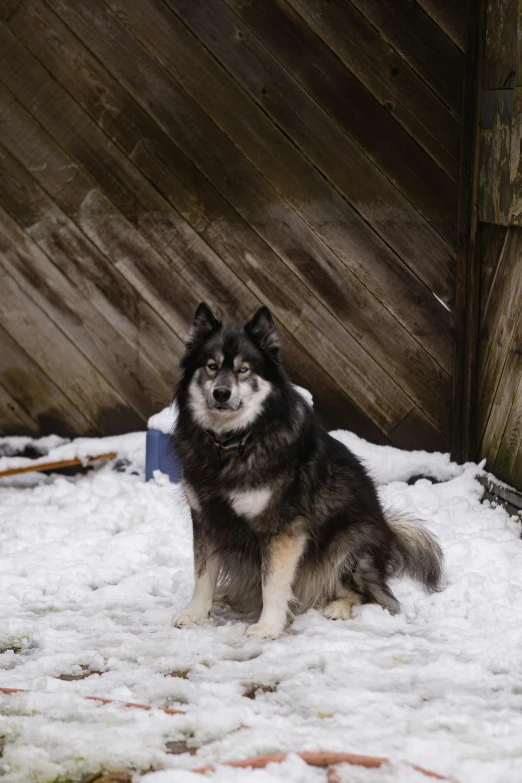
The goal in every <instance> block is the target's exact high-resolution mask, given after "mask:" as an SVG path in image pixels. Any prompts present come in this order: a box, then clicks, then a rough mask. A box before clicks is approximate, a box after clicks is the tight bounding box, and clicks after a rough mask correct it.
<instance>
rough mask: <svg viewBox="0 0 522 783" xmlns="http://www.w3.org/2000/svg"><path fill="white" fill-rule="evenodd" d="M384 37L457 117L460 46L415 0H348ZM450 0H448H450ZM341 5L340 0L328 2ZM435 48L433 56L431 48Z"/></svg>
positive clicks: (461, 67)
mask: <svg viewBox="0 0 522 783" xmlns="http://www.w3.org/2000/svg"><path fill="white" fill-rule="evenodd" d="M351 1H352V2H353V4H354V5H355V6H356V7H357V8H358V9H359V11H360V12H361V13H362V14H364V16H365V17H366V18H367V19H368V21H369V22H371V24H372V25H373V26H374V27H375V28H376V29H377V30H378V31H379V33H380V34H381V35H382V37H383V38H384V40H385V41H386V42H387V43H389V44H390V45H391V46H393V47H394V49H396V50H397V51H398V52H399V53H400V55H401V57H403V58H404V59H405V60H406V62H408V63H409V65H410V66H411V67H412V68H413V69H414V70H415V71H416V72H417V73H418V74H419V76H420V77H421V78H422V79H423V80H424V81H425V82H426V83H427V84H428V85H429V86H430V87H431V89H432V90H433V91H434V92H435V93H436V94H437V95H438V96H439V97H440V98H441V100H443V101H444V103H445V104H446V105H447V106H449V108H450V109H451V110H452V111H453V113H454V114H455V115H456V116H457V117H459V116H460V114H461V111H462V85H463V79H464V61H465V56H464V52H463V51H462V50H463V49H464V48H465V47H464V46H461V47H459V46H457V45H456V44H455V43H454V42H453V41H452V40H451V39H450V38H448V36H447V35H446V33H445V32H444V30H443V29H442V28H441V27H440V26H439V24H437V22H436V21H435V20H434V19H433V18H432V17H431V16H430V15H429V14H427V13H426V12H425V11H424V9H423V8H422V7H421V6H420V5H419V4H418V3H416V2H411V1H410V0H393V3H383V2H382V0H351ZM450 2H451V0H450ZM331 5H333V6H334V9H335V10H336V11H337V10H338V9H340V8H342V7H344V3H343V2H342V1H341V0H335V2H334V3H331V2H330V3H328V4H327V7H328V8H329V7H330V6H331ZM434 51H436V52H437V57H434V56H433V52H434Z"/></svg>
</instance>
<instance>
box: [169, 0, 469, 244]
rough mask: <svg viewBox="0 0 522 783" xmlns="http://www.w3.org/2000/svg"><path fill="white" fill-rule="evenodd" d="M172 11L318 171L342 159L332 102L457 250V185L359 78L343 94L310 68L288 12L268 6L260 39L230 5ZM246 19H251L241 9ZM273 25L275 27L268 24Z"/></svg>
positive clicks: (343, 123)
mask: <svg viewBox="0 0 522 783" xmlns="http://www.w3.org/2000/svg"><path fill="white" fill-rule="evenodd" d="M171 5H172V7H173V8H174V10H175V11H176V13H177V14H178V15H180V16H182V18H183V19H184V20H185V21H186V23H187V24H188V25H189V26H190V27H191V29H192V30H193V31H194V32H195V33H196V34H197V35H198V37H199V38H200V39H201V40H202V41H203V42H204V43H205V45H206V46H207V47H208V48H209V49H210V51H212V52H213V53H214V55H215V56H216V57H217V59H218V60H219V61H220V62H221V63H222V64H223V65H224V66H225V67H226V68H227V69H228V70H229V71H230V72H231V73H232V74H233V76H234V77H235V78H236V79H237V80H238V81H239V82H240V83H241V84H242V85H243V86H244V88H245V89H247V90H248V91H249V92H251V94H252V95H253V96H254V97H255V98H256V100H258V102H259V103H260V104H261V105H262V106H263V108H264V109H265V111H267V112H268V113H269V114H270V115H271V116H272V117H273V119H274V120H275V121H276V122H277V123H278V124H279V125H280V126H281V127H282V128H283V129H284V130H285V132H287V133H288V134H289V135H290V136H291V138H292V139H293V140H294V143H296V144H298V145H299V146H300V148H301V149H302V150H303V152H304V153H305V154H307V155H309V156H310V158H311V159H312V160H313V161H314V162H315V163H316V165H318V167H319V168H321V169H323V164H322V160H323V158H324V157H325V155H326V154H327V153H329V155H330V157H331V158H333V159H334V161H335V166H338V165H339V160H342V159H343V157H344V154H343V152H344V150H343V145H342V143H336V144H335V145H333V146H331V144H332V140H331V139H329V143H328V144H325V137H324V132H323V128H324V125H325V117H324V116H323V114H324V111H323V109H322V108H321V105H325V103H326V102H327V103H328V112H329V113H330V114H331V119H332V118H333V120H334V121H335V123H336V124H337V125H338V127H339V128H340V129H341V130H342V131H343V132H344V133H345V134H347V135H348V136H349V137H350V138H351V139H353V140H354V141H355V142H356V144H357V145H358V146H359V147H360V148H361V149H362V150H363V151H364V152H365V153H366V154H367V155H368V157H369V158H370V159H371V160H373V161H374V162H375V163H376V164H377V165H378V167H379V168H380V169H381V170H382V171H383V173H384V174H385V175H386V176H387V177H388V179H390V180H391V181H392V182H393V183H394V184H396V185H397V187H398V188H399V189H400V190H401V192H402V193H403V194H404V195H405V196H406V198H408V200H409V201H410V202H411V203H412V204H414V206H415V207H416V208H417V209H418V210H419V211H420V212H421V213H422V214H423V215H424V216H425V217H426V219H427V220H429V221H430V223H431V224H432V225H433V226H434V227H435V228H436V229H437V230H438V231H439V232H440V233H441V234H442V236H444V237H445V239H446V240H447V241H448V242H449V243H450V244H452V245H453V244H454V242H455V233H456V224H455V203H456V188H455V185H454V183H452V182H451V180H450V179H449V177H447V175H446V174H444V172H442V171H441V170H440V169H439V168H438V167H437V165H436V164H435V163H434V162H433V161H432V160H431V159H430V158H429V156H428V155H426V153H425V152H424V151H423V150H422V149H421V147H419V145H418V144H417V143H416V142H415V141H414V140H413V139H411V137H410V136H409V134H407V133H406V132H405V131H403V129H402V128H401V127H400V125H399V124H398V123H397V122H396V120H394V119H393V117H391V116H390V115H389V114H388V113H387V112H386V110H385V109H384V108H383V107H380V106H379V104H378V103H377V101H376V100H375V98H373V96H372V95H370V93H368V91H367V90H365V88H364V87H363V86H362V85H361V84H360V82H358V81H357V80H356V79H354V81H353V83H351V84H350V85H349V86H348V85H344V88H345V89H344V90H343V91H342V93H341V92H340V91H339V89H338V87H337V85H336V83H335V82H333V81H332V80H331V79H327V78H325V77H326V74H324V73H323V72H322V71H321V70H320V69H319V68H318V69H317V71H314V69H313V68H309V67H307V64H308V63H310V62H311V53H310V52H309V51H308V47H309V46H312V42H311V41H310V40H309V38H308V37H307V36H306V32H305V31H304V30H303V26H302V25H301V26H300V25H299V23H298V21H296V19H295V18H289V14H286V15H284V16H283V15H282V14H277V16H275V10H277V9H275V6H274V5H273V3H272V2H269V3H268V2H267V3H266V4H263V8H266V10H267V17H266V18H265V24H264V25H263V28H262V29H261V28H257V27H256V34H257V35H254V34H253V33H252V31H251V30H250V29H249V27H248V26H247V25H246V24H245V23H244V22H243V21H242V20H241V19H240V17H239V16H237V15H236V14H234V13H233V12H232V11H231V9H229V11H228V13H227V12H226V11H227V9H226V7H225V5H224V0H205V2H204V3H203V2H202V0H195V1H194V0H176V2H175V3H172V4H171ZM279 10H281V9H279ZM268 11H270V12H271V13H270V14H268ZM241 13H242V16H243V15H245V16H246V12H243V10H242V12H241ZM268 19H271V20H272V24H270V25H268V24H267V23H266V22H267V21H268ZM274 25H277V27H278V28H279V26H282V25H284V31H285V33H286V34H285V35H284V36H279V35H275V34H274V33H273V31H274ZM308 30H309V28H308ZM258 36H259V37H258ZM317 40H319V39H317ZM287 41H292V44H293V45H292V46H290V45H287ZM305 41H306V46H305V45H304V43H305ZM319 43H321V42H320V41H319ZM325 48H326V47H325ZM313 51H314V52H315V48H314V50H313ZM247 62H248V67H246V65H245V63H247ZM346 73H348V72H346ZM299 84H300V85H302V87H303V88H304V89H305V90H306V92H307V93H308V95H309V96H310V97H311V98H312V100H311V101H307V111H306V112H305V111H303V109H302V108H301V107H300V106H299V103H300V99H302V97H303V96H302V95H301V94H300V92H299V89H298V85H299ZM354 106H357V111H354ZM376 109H377V110H378V111H376ZM327 116H329V115H327ZM304 119H306V121H305V122H304V121H303V120H304ZM326 124H327V125H328V121H326ZM317 148H319V149H317ZM318 153H319V154H318ZM332 164H333V161H332ZM332 164H331V165H332ZM331 165H330V166H329V167H328V168H330V167H331ZM324 173H325V174H327V171H324Z"/></svg>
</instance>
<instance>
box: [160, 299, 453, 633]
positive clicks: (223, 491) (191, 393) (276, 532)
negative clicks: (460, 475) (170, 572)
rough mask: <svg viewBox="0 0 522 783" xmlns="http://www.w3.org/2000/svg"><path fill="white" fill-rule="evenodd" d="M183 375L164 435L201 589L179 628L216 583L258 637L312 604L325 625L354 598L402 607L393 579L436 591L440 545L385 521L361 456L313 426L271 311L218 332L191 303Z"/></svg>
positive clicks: (406, 525)
mask: <svg viewBox="0 0 522 783" xmlns="http://www.w3.org/2000/svg"><path fill="white" fill-rule="evenodd" d="M181 367H182V373H183V374H182V379H181V381H180V384H179V387H178V391H177V403H178V408H179V416H178V422H177V426H176V430H175V433H174V436H173V437H174V440H175V444H176V447H177V449H178V451H179V454H180V456H181V459H182V463H183V481H184V487H185V491H186V494H187V498H188V501H189V504H190V508H191V514H192V523H193V533H194V564H195V575H196V584H195V589H194V595H193V598H192V601H191V603H190V605H189V606H188V608H187V609H186V610H185V611H184V612H182V613H181V614H180V615H178V616H177V617H176V618H175V620H174V623H175V624H176V625H178V626H180V625H184V624H186V623H190V622H196V623H199V622H202V621H203V620H204V619H205V618H206V617H207V616H208V614H209V612H210V610H211V607H212V604H213V601H214V600H215V596H216V589H217V588H218V587H219V591H220V593H221V597H223V594H224V595H225V599H226V600H227V601H228V602H229V603H232V604H235V605H237V606H238V607H239V608H241V609H243V610H244V611H247V612H253V611H260V612H261V615H260V618H259V621H258V622H257V623H256V624H254V625H252V626H250V628H249V629H248V631H247V633H249V634H252V635H257V636H261V637H276V636H278V635H279V634H280V633H282V631H283V630H284V628H285V625H286V623H287V620H288V617H289V616H291V614H292V613H295V612H298V611H303V610H304V609H306V608H309V607H312V606H315V607H318V608H320V609H322V611H323V612H324V614H325V615H326V616H327V617H330V618H332V619H347V618H349V617H350V615H351V610H352V607H353V606H354V604H357V603H361V602H376V603H378V604H380V605H381V606H382V607H384V608H385V609H387V610H388V611H390V612H392V613H395V612H398V611H399V609H400V606H399V603H398V601H397V599H396V598H395V596H394V595H393V593H392V591H391V589H390V587H389V584H388V579H389V578H390V577H391V576H393V575H400V574H401V573H407V574H409V575H411V576H412V577H414V578H416V579H418V580H420V581H421V582H422V583H423V584H424V585H425V587H426V588H427V589H428V590H437V589H439V587H440V583H441V577H442V553H441V550H440V547H439V545H438V543H437V542H436V540H435V539H434V538H433V536H432V535H431V534H429V533H428V531H426V530H425V529H424V528H423V527H422V526H421V525H420V524H418V523H413V522H411V521H408V520H406V519H401V518H398V517H395V518H394V517H392V516H391V515H385V513H384V511H383V509H382V508H381V505H380V502H379V499H378V496H377V492H376V489H375V486H374V484H373V482H372V480H371V478H370V477H369V475H368V474H367V472H366V470H365V469H364V468H363V466H362V465H361V463H360V462H359V460H358V459H357V458H356V457H355V455H354V454H352V453H351V452H350V451H349V450H348V449H347V448H346V447H345V446H344V445H342V444H341V443H339V442H338V441H337V440H335V439H334V438H332V437H331V436H330V435H329V434H328V433H327V432H325V431H324V430H323V429H322V427H321V426H320V424H319V423H318V421H317V419H316V417H315V414H314V412H313V410H312V408H311V407H310V406H309V405H308V403H307V402H306V401H305V400H304V399H303V397H302V396H301V395H300V394H299V392H298V391H296V390H295V388H294V387H293V386H292V385H291V383H290V382H289V380H288V378H287V376H286V374H285V371H284V369H283V366H282V364H281V360H280V355H279V342H278V338H277V331H276V327H275V324H274V321H273V319H272V317H271V314H270V312H269V311H268V310H267V308H261V310H259V311H258V312H257V313H256V314H255V316H254V317H253V318H252V320H251V321H250V322H249V323H248V324H247V325H246V326H228V327H223V326H222V325H221V323H220V322H219V321H218V320H217V319H216V318H215V316H214V315H213V314H212V312H211V311H210V309H209V308H208V307H207V306H206V305H204V304H202V305H200V306H199V307H198V309H197V311H196V315H195V318H194V323H193V326H192V330H191V333H190V336H189V339H188V341H187V346H186V352H185V356H184V358H183V360H182V364H181Z"/></svg>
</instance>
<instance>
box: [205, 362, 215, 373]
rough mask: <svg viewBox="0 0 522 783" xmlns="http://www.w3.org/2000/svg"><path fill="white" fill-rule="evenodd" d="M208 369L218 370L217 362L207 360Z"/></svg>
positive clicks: (211, 370)
mask: <svg viewBox="0 0 522 783" xmlns="http://www.w3.org/2000/svg"><path fill="white" fill-rule="evenodd" d="M207 370H210V372H216V370H217V364H216V362H207Z"/></svg>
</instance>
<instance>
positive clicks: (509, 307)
mask: <svg viewBox="0 0 522 783" xmlns="http://www.w3.org/2000/svg"><path fill="white" fill-rule="evenodd" d="M521 255H522V231H519V230H517V229H510V231H509V233H508V236H507V238H506V242H505V244H504V246H503V251H502V254H501V256H500V258H499V260H498V264H497V269H496V273H495V275H494V277H493V280H492V283H491V287H490V291H489V294H488V295H487V298H486V304H485V307H484V315H483V318H482V321H481V325H480V332H479V343H478V362H479V370H478V378H479V388H478V417H479V422H480V423H479V427H478V430H479V438H480V437H482V434H483V432H484V431H485V429H486V428H488V427H489V424H488V418H489V413H490V409H491V407H492V405H493V404H494V401H495V399H496V397H497V394H498V392H499V389H500V386H499V385H500V383H501V377H502V376H503V369H504V365H505V362H506V358H507V355H508V351H509V346H510V345H511V342H512V339H513V334H514V331H515V326H516V323H517V320H518V317H519V313H520V309H521V307H522V274H521V273H520V258H521ZM502 383H504V381H503V382H502ZM502 393H503V392H502V390H501V389H500V394H502ZM508 393H509V392H508Z"/></svg>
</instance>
